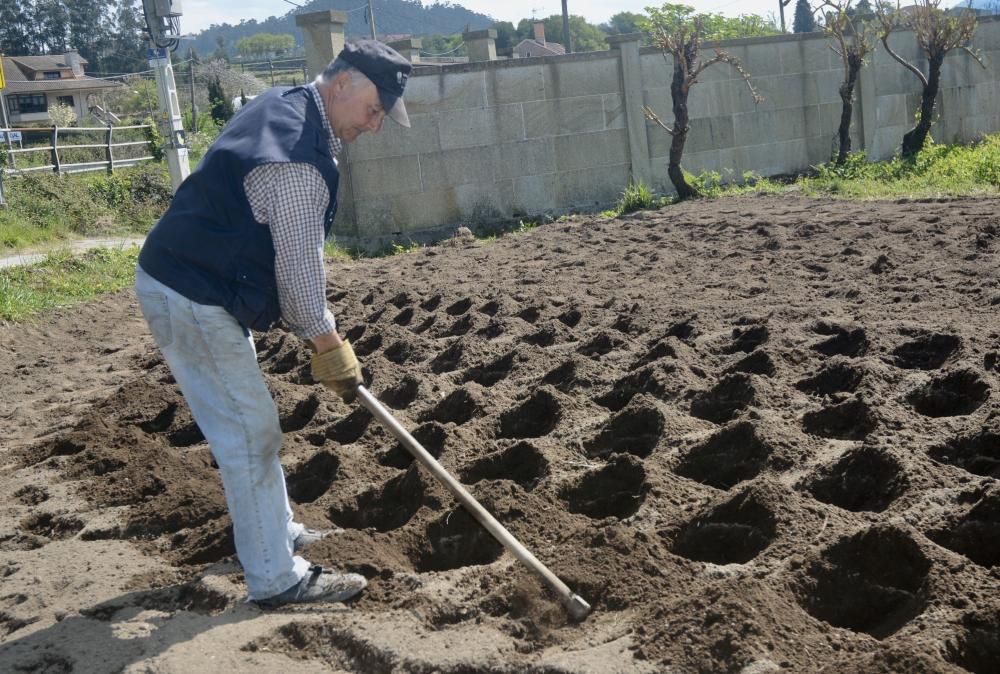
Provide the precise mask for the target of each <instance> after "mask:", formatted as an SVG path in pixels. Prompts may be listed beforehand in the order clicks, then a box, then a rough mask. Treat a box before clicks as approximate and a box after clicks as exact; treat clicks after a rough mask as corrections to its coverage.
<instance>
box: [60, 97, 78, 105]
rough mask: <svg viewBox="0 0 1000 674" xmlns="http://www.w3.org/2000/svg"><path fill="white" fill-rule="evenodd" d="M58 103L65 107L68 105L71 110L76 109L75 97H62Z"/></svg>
mask: <svg viewBox="0 0 1000 674" xmlns="http://www.w3.org/2000/svg"><path fill="white" fill-rule="evenodd" d="M58 101H59V102H60V103H62V104H63V105H68V106H69V107H71V108H72V107H74V103H73V97H72V96H60V97H59V98H58Z"/></svg>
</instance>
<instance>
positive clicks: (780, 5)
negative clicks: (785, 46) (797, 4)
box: [778, 0, 792, 33]
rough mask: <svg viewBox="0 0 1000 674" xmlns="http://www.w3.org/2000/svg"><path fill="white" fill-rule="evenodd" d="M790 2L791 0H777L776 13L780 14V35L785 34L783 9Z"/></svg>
mask: <svg viewBox="0 0 1000 674" xmlns="http://www.w3.org/2000/svg"><path fill="white" fill-rule="evenodd" d="M791 1H792V0H778V11H779V12H780V13H781V32H782V33H785V32H786V29H785V7H786V6H787V5H788V3H790V2H791Z"/></svg>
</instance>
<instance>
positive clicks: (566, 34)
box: [562, 0, 573, 54]
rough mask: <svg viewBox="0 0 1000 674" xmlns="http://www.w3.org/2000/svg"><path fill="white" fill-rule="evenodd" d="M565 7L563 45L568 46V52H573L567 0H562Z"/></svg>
mask: <svg viewBox="0 0 1000 674" xmlns="http://www.w3.org/2000/svg"><path fill="white" fill-rule="evenodd" d="M562 8H563V46H564V47H566V53H567V54H572V53H573V45H571V44H570V43H569V10H568V9H567V8H566V0H562Z"/></svg>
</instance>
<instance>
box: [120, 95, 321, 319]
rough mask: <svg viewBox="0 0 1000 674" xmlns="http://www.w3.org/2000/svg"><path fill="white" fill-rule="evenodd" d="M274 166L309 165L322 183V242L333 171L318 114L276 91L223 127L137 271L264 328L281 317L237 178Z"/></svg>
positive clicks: (260, 237)
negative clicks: (324, 208) (324, 187)
mask: <svg viewBox="0 0 1000 674" xmlns="http://www.w3.org/2000/svg"><path fill="white" fill-rule="evenodd" d="M283 162H305V163H309V164H312V165H313V166H315V167H316V168H317V169H318V170H319V172H320V173H321V174H322V175H323V179H324V180H325V181H326V184H327V187H328V188H329V190H330V205H329V207H328V208H327V211H326V222H325V229H326V234H327V235H328V236H329V234H330V227H331V225H332V223H333V217H334V215H335V214H336V212H337V184H338V182H339V179H340V173H339V172H338V171H337V166H336V164H335V163H334V160H333V157H332V156H331V155H330V146H329V143H328V141H327V136H326V132H325V131H324V129H323V121H322V120H321V119H320V112H319V108H318V107H317V106H316V103H315V102H314V101H313V99H312V96H310V94H309V92H308V91H306V89H305V88H304V87H295V88H292V89H289V88H283V87H279V88H274V89H271V90H269V91H268V92H267V93H265V94H262V95H261V96H258V97H257V98H256V99H254V100H253V101H252V102H251V103H250V104H248V105H247V106H246V107H245V108H244V109H243V110H241V111H240V113H239V114H238V115H236V116H235V117H233V119H231V120H230V121H229V123H228V124H227V125H226V128H225V129H224V130H223V131H222V133H221V134H219V137H218V138H217V139H216V141H215V142H214V143H213V144H212V147H211V148H210V149H209V151H208V152H207V153H206V154H205V157H204V158H203V159H202V161H201V163H200V164H199V165H198V168H197V169H196V170H195V171H194V172H193V173H192V174H191V175H190V176H188V178H187V180H185V181H184V182H183V184H181V186H180V188H179V189H178V190H177V193H176V194H175V195H174V198H173V201H172V202H171V203H170V207H169V208H168V209H167V212H166V213H164V214H163V217H162V218H160V221H159V222H157V223H156V226H154V227H153V229H152V231H150V233H149V235H148V236H147V237H146V242H145V243H144V244H143V246H142V251H141V252H140V253H139V264H140V265H141V266H142V268H143V269H144V270H145V271H146V273H148V274H149V275H150V276H152V277H153V278H155V279H156V280H158V281H160V282H161V283H163V284H164V285H166V286H168V287H170V288H173V289H174V290H176V291H177V292H179V293H180V294H181V295H184V296H185V297H187V298H188V299H189V300H192V301H194V302H198V303H199V304H208V305H212V306H220V307H223V308H225V309H226V310H227V311H229V312H230V313H231V314H232V315H233V316H235V317H236V319H237V320H238V321H239V322H240V323H241V324H242V325H244V326H246V327H248V328H253V329H254V330H267V329H269V328H270V327H271V326H272V325H273V324H274V323H275V321H277V320H278V319H279V318H280V317H281V306H280V305H279V304H278V287H277V282H276V280H275V277H274V242H273V241H272V239H271V230H270V228H269V227H268V226H267V225H262V224H260V223H258V222H257V221H255V220H254V217H253V211H252V210H251V208H250V203H249V202H248V201H247V198H246V193H245V191H244V189H243V179H244V178H245V177H246V175H247V174H248V173H250V171H252V170H253V169H254V168H256V167H257V166H260V165H262V164H273V163H283Z"/></svg>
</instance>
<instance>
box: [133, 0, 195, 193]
mask: <svg viewBox="0 0 1000 674" xmlns="http://www.w3.org/2000/svg"><path fill="white" fill-rule="evenodd" d="M180 6H181V2H180V0H143V9H144V10H145V13H146V22H147V26H146V27H147V29H148V30H149V39H150V48H149V49H147V50H146V57H147V58H148V59H149V67H150V68H152V69H153V73H154V74H155V76H156V89H157V92H158V93H159V100H160V111H159V119H157V120H156V121H157V123H158V124H159V126H160V132H161V134H162V135H163V137H164V139H165V140H166V142H165V147H164V153H165V154H166V155H167V167H168V168H169V169H170V183H171V185H172V186H173V190H174V192H176V191H177V188H178V187H180V186H181V183H182V182H184V179H185V178H187V177H188V175H190V173H191V166H190V165H189V163H188V150H187V141H186V138H185V135H184V120H183V118H182V117H181V106H180V102H179V101H178V99H177V84H176V82H175V81H174V68H173V66H172V65H170V52H171V51H173V50H174V49H176V48H177V45H178V43H179V41H180V36H181V32H180V15H181V10H180Z"/></svg>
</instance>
